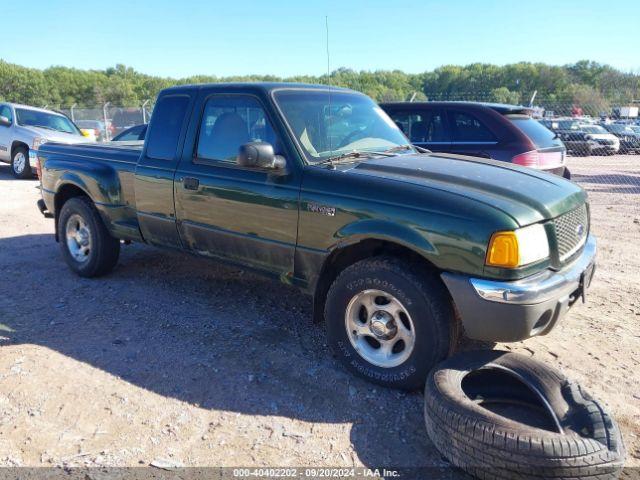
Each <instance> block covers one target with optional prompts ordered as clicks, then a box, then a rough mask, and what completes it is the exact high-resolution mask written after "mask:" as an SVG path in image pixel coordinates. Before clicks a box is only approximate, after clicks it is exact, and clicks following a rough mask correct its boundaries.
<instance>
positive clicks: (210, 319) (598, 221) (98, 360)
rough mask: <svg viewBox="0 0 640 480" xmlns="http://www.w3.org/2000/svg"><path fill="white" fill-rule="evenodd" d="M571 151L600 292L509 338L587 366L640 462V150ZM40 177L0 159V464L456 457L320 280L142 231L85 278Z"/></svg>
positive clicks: (395, 462) (576, 370) (362, 461)
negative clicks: (312, 285)
mask: <svg viewBox="0 0 640 480" xmlns="http://www.w3.org/2000/svg"><path fill="white" fill-rule="evenodd" d="M569 161H570V165H571V167H572V171H573V172H574V174H575V177H574V179H575V180H577V181H578V182H580V183H583V184H584V185H585V186H586V187H587V188H588V189H589V190H590V192H591V193H590V196H591V199H592V223H593V230H594V231H595V233H596V235H597V236H598V237H599V247H600V251H599V266H598V271H597V273H596V277H595V279H594V283H593V285H592V288H591V290H590V291H589V301H588V303H587V304H586V305H578V306H577V307H576V308H574V310H573V311H572V313H571V314H570V315H569V316H568V317H567V318H566V319H565V320H564V321H563V322H562V323H561V324H560V325H559V326H558V327H556V329H555V330H554V331H553V332H552V333H551V334H550V335H548V336H546V337H539V338H534V339H530V340H528V341H526V342H520V343H514V344H508V345H498V347H499V348H500V347H501V348H508V349H510V350H513V351H517V352H521V353H523V354H525V355H533V356H535V357H536V358H539V359H541V360H544V361H547V362H549V363H550V364H554V365H557V366H558V367H560V368H561V369H563V370H564V371H565V372H566V373H567V374H568V375H569V376H570V377H573V378H576V379H577V380H579V381H580V382H582V383H583V384H584V386H585V387H586V388H587V389H588V390H589V391H591V393H592V394H594V395H595V396H596V398H599V399H600V400H602V401H603V402H604V403H605V404H606V405H607V406H608V408H609V409H610V410H611V411H612V412H613V414H614V416H615V418H616V419H617V420H618V422H619V424H620V426H621V428H622V430H623V433H624V436H625V441H626V445H627V449H628V464H629V465H635V466H640V439H639V437H638V436H639V435H640V391H639V390H638V384H639V383H640V369H639V367H640V349H639V348H638V347H639V345H640V243H639V242H638V240H639V238H640V201H639V200H640V156H617V157H606V158H605V157H594V158H575V159H574V158H570V160H569ZM36 186H37V182H35V181H32V180H29V181H18V180H14V179H12V178H11V177H10V174H9V167H8V166H6V165H4V164H2V165H0V192H1V196H0V198H1V203H0V271H1V272H2V273H1V274H0V290H1V291H2V292H3V295H2V296H0V352H1V355H0V465H2V466H33V467H37V466H67V467H72V466H140V465H149V464H150V463H152V462H154V461H156V462H162V461H164V462H168V463H169V464H173V465H185V466H208V465H217V466H220V465H222V466H368V467H380V468H382V467H385V466H387V467H388V466H394V467H415V466H424V465H436V466H437V465H444V463H443V461H442V460H441V457H440V455H439V454H438V453H437V452H436V451H435V449H434V447H433V446H432V444H431V442H430V441H429V439H428V438H427V436H426V432H425V429H424V425H423V419H422V412H421V409H422V398H421V395H420V394H419V393H414V394H406V393H402V392H397V391H392V390H386V389H382V388H380V387H376V386H372V385H371V384H369V383H367V382H365V381H361V380H359V379H357V378H354V377H353V376H351V375H350V374H348V373H346V372H345V371H344V370H343V369H342V368H341V367H340V366H339V365H338V363H337V362H336V361H335V360H334V359H333V358H332V357H331V355H330V354H329V353H328V352H327V346H326V343H325V339H324V331H323V327H322V326H321V325H314V324H312V323H311V320H310V316H311V315H310V301H309V299H308V298H306V297H304V296H301V295H300V294H298V292H297V291H296V290H294V289H292V288H290V287H287V286H284V285H281V284H278V283H272V282H270V281H268V280H264V279H262V278H260V277H257V276H254V275H252V274H248V273H245V272H242V271H241V270H238V269H234V268H228V267H222V266H219V265H217V264H215V263H212V262H209V261H207V260H200V259H197V258H194V257H191V256H188V255H184V254H180V253H172V252H169V253H168V252H165V251H161V250H157V249H154V248H151V247H147V246H143V245H132V246H128V247H125V248H123V251H122V255H121V258H120V263H119V266H118V267H117V268H116V270H115V271H114V272H113V273H112V274H110V275H109V276H107V277H105V278H101V279H94V280H89V279H81V278H78V277H76V276H75V275H73V274H72V273H71V272H70V271H69V270H68V269H67V268H66V265H65V264H64V262H63V260H62V258H61V255H60V252H59V247H58V245H57V244H56V243H55V241H54V239H53V234H52V231H53V222H52V220H48V219H44V218H43V217H42V216H41V215H40V213H39V212H38V211H37V209H36V207H35V202H36V200H37V198H38V191H37V189H36ZM464 348H469V344H468V343H467V344H466V345H464ZM448 475H452V476H447V478H454V477H456V476H457V475H458V474H457V473H450V474H448Z"/></svg>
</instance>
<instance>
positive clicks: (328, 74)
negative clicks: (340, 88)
mask: <svg viewBox="0 0 640 480" xmlns="http://www.w3.org/2000/svg"><path fill="white" fill-rule="evenodd" d="M324 27H325V30H326V32H327V80H328V81H329V84H331V69H330V67H329V59H330V56H329V15H325V17H324Z"/></svg>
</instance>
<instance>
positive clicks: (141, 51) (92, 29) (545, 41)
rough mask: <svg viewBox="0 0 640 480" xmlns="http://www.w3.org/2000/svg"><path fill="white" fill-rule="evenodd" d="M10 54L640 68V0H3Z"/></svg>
mask: <svg viewBox="0 0 640 480" xmlns="http://www.w3.org/2000/svg"><path fill="white" fill-rule="evenodd" d="M0 5H1V11H2V19H3V24H4V25H5V27H7V26H11V25H13V27H11V28H5V29H4V32H5V35H4V38H3V39H2V41H1V42H0V58H2V59H4V60H6V61H9V62H12V63H18V64H21V65H25V66H29V67H36V68H45V67H48V66H50V65H64V66H69V67H76V68H83V69H86V68H95V69H103V68H106V67H109V66H113V65H115V64H117V63H123V64H125V65H127V66H131V67H133V68H135V69H136V70H138V71H141V72H144V73H148V74H153V75H162V76H171V77H184V76H189V75H194V74H207V75H218V76H225V75H236V74H237V75H240V74H249V73H257V74H275V75H281V76H288V75H294V74H321V73H324V72H326V66H327V59H326V50H325V41H326V37H325V16H327V15H328V17H329V45H330V52H331V69H332V70H333V69H335V68H338V67H349V68H353V69H356V70H377V69H385V70H387V69H401V70H404V71H406V72H413V73H415V72H423V71H425V70H431V69H433V68H435V67H438V66H440V65H444V64H468V63H472V62H485V63H495V64H505V63H511V62H517V61H520V60H525V61H541V62H547V63H551V64H565V63H572V62H575V61H577V60H580V59H590V60H596V61H599V62H603V63H608V64H611V65H613V66H615V67H618V68H620V69H623V70H625V71H634V72H636V73H637V72H640V54H639V47H640V23H639V21H640V0H616V1H615V2H606V1H603V0H512V1H507V0H448V1H445V0H442V1H436V0H383V1H379V0H369V1H360V0H342V1H334V0H322V1H312V0H296V1H290V0H262V1H258V0H234V1H225V2H219V1H215V0H209V1H206V0H180V1H174V0H155V1H142V0H128V1H125V0H108V1H105V2H86V1H85V2H78V1H70V0H0Z"/></svg>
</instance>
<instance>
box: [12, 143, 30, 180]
mask: <svg viewBox="0 0 640 480" xmlns="http://www.w3.org/2000/svg"><path fill="white" fill-rule="evenodd" d="M11 172H12V173H13V176H14V177H16V178H20V179H24V178H30V177H33V172H32V171H31V165H30V164H29V150H28V149H27V148H25V147H18V148H16V149H15V151H14V152H13V155H12V156H11Z"/></svg>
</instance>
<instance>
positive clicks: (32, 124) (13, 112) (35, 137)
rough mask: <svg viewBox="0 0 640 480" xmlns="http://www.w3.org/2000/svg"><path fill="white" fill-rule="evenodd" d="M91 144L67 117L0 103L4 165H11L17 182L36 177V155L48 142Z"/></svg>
mask: <svg viewBox="0 0 640 480" xmlns="http://www.w3.org/2000/svg"><path fill="white" fill-rule="evenodd" d="M88 141H90V140H89V139H87V138H86V137H84V136H83V135H82V132H80V130H79V129H78V127H76V126H75V125H74V123H73V122H72V121H71V120H69V119H68V118H67V117H65V116H64V115H62V114H60V113H56V112H52V111H50V110H44V109H42V108H35V107H28V106H26V105H17V104H13V103H0V161H1V162H5V163H10V164H11V171H12V172H13V175H14V176H15V177H16V178H29V177H31V176H33V174H34V171H33V169H34V168H35V166H36V153H37V151H38V148H39V147H40V145H42V144H43V143H46V142H57V143H67V144H72V143H82V142H88Z"/></svg>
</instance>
